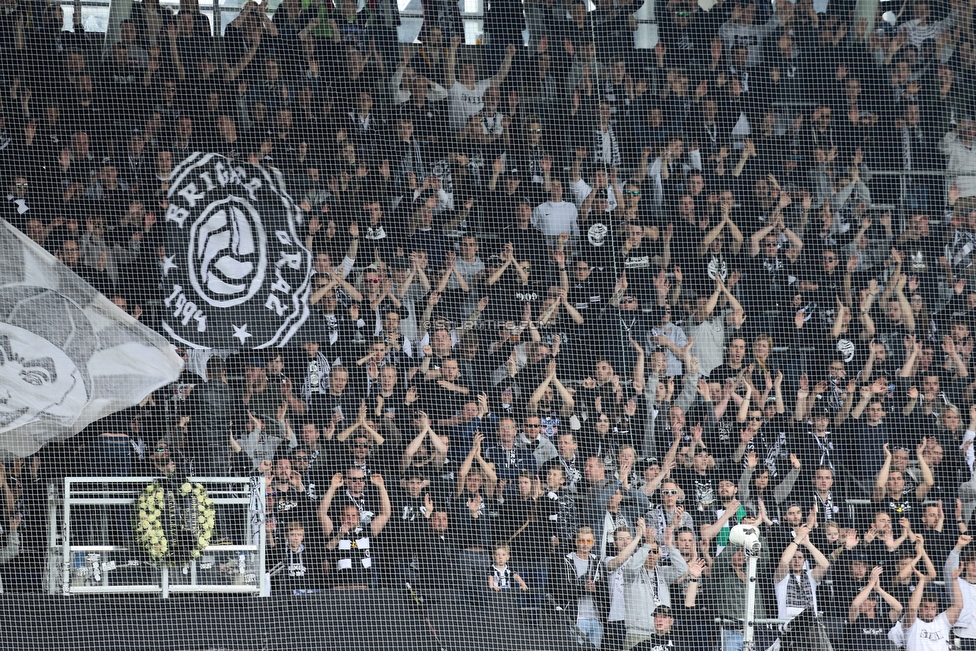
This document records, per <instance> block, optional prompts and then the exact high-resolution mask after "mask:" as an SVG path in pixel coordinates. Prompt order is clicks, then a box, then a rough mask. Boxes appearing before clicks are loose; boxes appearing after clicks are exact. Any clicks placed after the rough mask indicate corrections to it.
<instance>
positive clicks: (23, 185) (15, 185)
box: [14, 183, 27, 188]
mask: <svg viewBox="0 0 976 651" xmlns="http://www.w3.org/2000/svg"><path fill="white" fill-rule="evenodd" d="M14 187H17V188H26V187H27V184H26V183H16V184H14Z"/></svg>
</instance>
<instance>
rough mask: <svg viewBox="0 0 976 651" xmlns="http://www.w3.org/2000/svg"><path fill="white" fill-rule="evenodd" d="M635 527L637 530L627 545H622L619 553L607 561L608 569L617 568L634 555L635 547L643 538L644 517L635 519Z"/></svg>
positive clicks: (638, 545)
mask: <svg viewBox="0 0 976 651" xmlns="http://www.w3.org/2000/svg"><path fill="white" fill-rule="evenodd" d="M635 529H636V530H637V531H636V533H635V534H634V537H633V539H632V540H631V541H630V542H629V543H628V544H627V546H626V547H624V548H623V549H622V550H621V551H620V553H619V554H617V555H616V556H614V557H613V558H611V559H610V560H609V561H607V569H609V570H610V571H611V572H612V571H614V570H616V569H617V568H619V567H620V566H621V565H623V564H624V563H626V562H627V561H628V560H629V559H630V557H631V556H633V555H634V552H635V551H637V548H638V547H640V546H641V543H642V540H643V538H644V532H645V528H644V518H638V519H637V524H636V526H635Z"/></svg>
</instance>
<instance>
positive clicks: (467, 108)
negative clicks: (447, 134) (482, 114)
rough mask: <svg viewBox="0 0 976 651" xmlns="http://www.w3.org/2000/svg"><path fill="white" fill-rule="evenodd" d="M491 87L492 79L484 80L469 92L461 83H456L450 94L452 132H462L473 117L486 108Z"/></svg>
mask: <svg viewBox="0 0 976 651" xmlns="http://www.w3.org/2000/svg"><path fill="white" fill-rule="evenodd" d="M489 86H491V79H483V80H481V81H479V82H477V83H476V84H475V85H474V90H469V89H468V87H467V86H465V85H464V84H462V83H461V82H460V81H455V82H454V85H453V86H451V90H450V91H449V94H448V101H449V115H450V119H451V130H452V131H460V130H461V129H463V128H464V125H466V124H467V123H468V121H469V120H470V119H471V116H473V115H474V114H476V113H477V112H478V111H480V110H481V109H483V108H484V107H485V102H484V97H485V91H486V90H488V87H489Z"/></svg>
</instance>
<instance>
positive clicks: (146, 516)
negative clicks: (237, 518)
mask: <svg viewBox="0 0 976 651" xmlns="http://www.w3.org/2000/svg"><path fill="white" fill-rule="evenodd" d="M135 510H136V514H135V515H136V539H137V540H138V542H139V544H140V545H142V548H143V549H144V550H145V552H146V554H147V555H148V556H149V558H150V560H151V561H152V562H153V563H162V564H164V565H184V564H186V563H188V562H190V561H191V560H192V559H195V558H199V556H200V555H201V554H202V553H203V550H204V549H206V548H207V547H208V546H209V545H210V540H211V538H213V533H214V528H215V518H216V511H215V510H214V504H213V502H212V501H211V500H210V496H209V495H207V489H206V488H204V487H203V484H191V483H190V482H189V481H188V480H187V481H184V482H183V483H182V484H180V483H178V482H176V481H172V480H170V481H167V482H165V484H161V483H159V482H156V483H153V484H150V485H149V486H147V487H146V489H145V490H144V491H143V492H142V494H141V495H140V496H139V498H138V499H137V500H136V505H135Z"/></svg>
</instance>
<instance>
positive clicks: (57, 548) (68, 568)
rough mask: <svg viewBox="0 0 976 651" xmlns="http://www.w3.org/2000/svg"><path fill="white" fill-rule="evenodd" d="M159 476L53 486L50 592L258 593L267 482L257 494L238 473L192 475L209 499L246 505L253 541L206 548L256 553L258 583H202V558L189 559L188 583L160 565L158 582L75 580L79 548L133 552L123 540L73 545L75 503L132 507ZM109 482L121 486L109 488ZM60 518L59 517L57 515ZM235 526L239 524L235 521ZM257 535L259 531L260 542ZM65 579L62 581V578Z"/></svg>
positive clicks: (247, 525) (50, 500)
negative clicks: (84, 582)
mask: <svg viewBox="0 0 976 651" xmlns="http://www.w3.org/2000/svg"><path fill="white" fill-rule="evenodd" d="M154 481H156V478H154V477H67V478H65V480H64V491H63V493H61V494H60V495H58V490H57V486H56V485H55V484H53V483H52V484H50V485H49V486H48V593H49V594H58V593H60V594H64V595H66V596H68V595H74V594H121V593H129V594H134V593H143V594H159V595H160V596H161V597H163V598H166V597H168V596H169V595H170V594H171V593H232V594H254V595H259V594H260V592H261V586H262V584H263V582H264V575H265V552H266V543H267V532H266V530H265V527H264V503H265V493H266V488H267V486H266V481H265V478H264V477H260V478H259V481H258V483H257V488H256V490H257V491H258V492H259V493H260V494H259V495H257V496H255V495H253V494H252V492H251V480H250V479H249V478H246V477H245V478H239V477H193V478H191V479H190V481H192V482H199V483H201V484H203V485H204V486H206V487H207V491H208V493H209V494H210V499H211V500H212V501H213V503H214V504H215V505H217V506H218V507H220V506H226V505H237V506H244V507H245V509H244V512H245V514H246V516H245V521H244V522H243V523H241V526H242V527H243V529H244V531H245V536H246V538H245V539H246V540H251V541H252V543H254V544H249V545H211V546H210V547H207V548H206V549H205V550H204V553H219V552H249V553H254V554H256V556H257V559H256V560H257V562H256V567H255V575H256V580H255V581H254V583H253V585H249V584H246V583H244V584H235V585H213V584H200V583H197V570H198V567H197V561H192V562H191V563H190V564H189V568H188V570H189V577H190V582H189V583H171V582H170V568H169V567H167V566H165V565H164V566H161V567H160V573H159V577H160V580H159V582H158V583H150V584H143V585H110V584H109V581H108V573H107V572H103V573H102V579H101V585H85V586H76V585H72V582H71V572H72V569H73V567H72V559H73V558H74V554H76V553H83V554H89V553H103V552H123V551H127V550H128V551H131V550H129V548H127V547H125V546H122V545H74V544H72V539H71V515H72V508H76V507H79V506H118V505H122V506H130V507H131V506H132V505H133V504H134V503H135V501H136V500H137V499H138V497H139V495H140V494H141V493H142V490H143V489H144V488H145V486H147V485H149V484H150V483H152V482H154ZM106 484H109V485H115V486H117V487H118V488H104V486H105V485H106ZM252 504H258V505H259V507H258V511H259V512H258V514H257V515H258V516H259V520H260V523H259V526H256V527H254V529H253V530H252V516H254V515H255V514H254V513H252V512H251V510H250V507H251V505H252ZM59 517H60V522H58V519H59ZM235 526H236V525H235ZM253 534H257V536H256V538H257V540H256V541H255V540H254V539H253ZM59 579H60V580H59Z"/></svg>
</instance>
